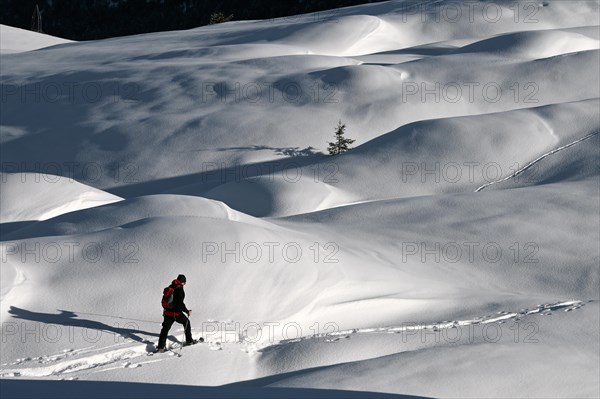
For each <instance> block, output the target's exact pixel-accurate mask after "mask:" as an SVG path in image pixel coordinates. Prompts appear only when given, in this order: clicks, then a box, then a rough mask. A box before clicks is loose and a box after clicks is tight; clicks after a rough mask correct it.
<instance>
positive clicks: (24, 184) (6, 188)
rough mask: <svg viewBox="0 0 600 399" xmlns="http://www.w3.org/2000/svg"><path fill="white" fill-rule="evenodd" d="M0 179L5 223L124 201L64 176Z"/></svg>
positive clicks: (19, 175)
mask: <svg viewBox="0 0 600 399" xmlns="http://www.w3.org/2000/svg"><path fill="white" fill-rule="evenodd" d="M1 176H2V181H1V182H0V187H1V190H0V201H2V209H1V211H0V220H2V223H8V222H24V221H30V220H45V219H50V218H53V217H55V216H58V215H62V214H64V213H68V212H73V211H77V210H80V209H86V208H91V207H95V206H99V205H104V204H110V203H112V202H117V201H121V200H122V198H120V197H117V196H116V195H112V194H109V193H106V192H104V191H101V190H98V189H96V188H93V187H89V186H86V185H85V184H81V183H79V182H76V181H75V180H71V179H68V178H65V177H61V176H52V175H45V174H32V173H3V174H2V175H1Z"/></svg>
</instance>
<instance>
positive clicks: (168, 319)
mask: <svg viewBox="0 0 600 399" xmlns="http://www.w3.org/2000/svg"><path fill="white" fill-rule="evenodd" d="M175 322H177V323H179V324H181V325H183V326H185V340H186V342H191V341H193V339H192V325H191V324H190V319H188V317H187V316H186V315H185V314H183V313H182V314H181V315H179V316H177V317H172V316H164V320H163V323H162V330H160V338H158V347H159V348H164V347H165V346H166V345H167V335H169V330H170V329H171V326H172V325H173V323H175Z"/></svg>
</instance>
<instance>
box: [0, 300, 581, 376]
mask: <svg viewBox="0 0 600 399" xmlns="http://www.w3.org/2000/svg"><path fill="white" fill-rule="evenodd" d="M582 306H585V303H584V302H583V301H579V300H570V301H562V302H554V303H546V304H540V305H537V306H536V307H535V308H532V309H521V310H520V311H518V312H516V311H514V312H504V311H501V312H497V313H496V314H493V315H487V316H480V317H476V318H474V319H469V320H453V321H440V322H435V323H431V324H411V325H403V326H388V327H376V328H355V329H349V330H342V331H336V332H332V333H321V334H315V335H307V336H302V337H298V338H294V339H287V340H280V341H277V342H276V343H269V344H266V345H262V346H261V345H260V344H257V343H250V342H248V340H247V339H246V337H244V336H240V337H239V338H238V341H237V342H233V341H232V342H223V343H221V342H218V341H214V342H207V344H208V345H207V346H208V349H209V350H221V349H222V344H241V345H243V346H244V347H243V348H242V351H243V352H245V353H247V354H249V355H251V354H253V353H257V352H265V351H268V350H273V349H277V348H279V347H282V346H285V345H289V344H293V343H296V342H301V341H305V340H309V339H315V338H323V339H324V341H325V342H335V341H339V340H341V339H348V338H350V337H351V336H352V335H356V334H361V335H362V334H374V333H400V332H404V331H412V330H433V331H438V330H440V329H448V328H453V327H459V326H468V325H473V324H488V323H505V322H506V321H508V320H515V321H518V320H520V319H521V318H522V317H524V316H528V315H534V314H542V315H548V314H550V312H551V311H558V310H564V311H565V312H570V311H572V310H576V309H579V308H581V307H582ZM148 343H149V341H148V342H144V343H142V344H134V345H133V346H132V345H130V346H128V347H126V348H117V349H112V350H108V351H105V352H101V353H96V354H91V353H92V352H97V351H101V350H106V349H107V348H114V347H115V346H120V345H123V344H118V345H110V346H108V347H103V348H94V349H90V348H82V349H65V350H63V351H62V352H61V353H60V354H57V355H46V356H40V357H34V358H26V359H18V360H17V361H16V362H13V363H11V364H7V365H9V366H20V365H22V364H24V363H28V362H34V361H37V362H38V363H42V364H43V365H42V366H38V367H22V368H20V367H13V368H10V369H4V368H2V369H0V377H34V378H40V377H56V376H63V375H65V374H71V373H76V372H81V371H85V370H91V369H98V370H96V371H93V372H92V373H98V372H102V371H108V370H115V369H126V368H138V367H141V366H142V365H143V364H148V363H155V362H159V361H165V360H169V359H175V358H176V356H174V354H173V355H171V356H169V357H167V358H164V359H163V358H159V359H152V360H149V361H145V362H144V361H140V362H136V363H134V362H133V360H134V359H136V358H142V356H143V358H146V356H148V351H147V345H148ZM81 354H83V355H85V356H83V357H80V358H75V359H68V358H69V357H73V356H76V355H81ZM119 362H122V364H121V365H119V366H116V364H117V363H119ZM48 363H54V364H48ZM103 366H111V367H107V368H103V369H99V368H100V367H103ZM67 378H68V377H67ZM72 378H77V377H72Z"/></svg>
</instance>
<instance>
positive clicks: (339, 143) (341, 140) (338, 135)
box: [327, 120, 355, 155]
mask: <svg viewBox="0 0 600 399" xmlns="http://www.w3.org/2000/svg"><path fill="white" fill-rule="evenodd" d="M345 133H346V124H345V123H344V124H343V123H342V121H341V120H340V121H339V122H338V125H337V126H336V127H335V140H334V141H332V142H330V143H329V147H327V150H328V151H329V155H338V154H343V153H344V152H346V151H348V150H350V149H351V148H350V147H349V145H350V144H352V143H354V141H355V140H352V139H348V138H346V137H344V134H345Z"/></svg>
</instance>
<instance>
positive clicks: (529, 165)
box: [475, 131, 600, 193]
mask: <svg viewBox="0 0 600 399" xmlns="http://www.w3.org/2000/svg"><path fill="white" fill-rule="evenodd" d="M598 133H600V131H598V132H594V133H590V134H588V135H587V136H584V137H582V138H580V139H577V140H575V141H573V142H571V143H568V144H565V145H563V146H560V147H558V148H555V149H553V150H552V151H549V152H547V153H545V154H542V155H540V156H539V157H537V158H536V159H534V160H533V161H531V162H529V163H528V164H527V165H525V166H523V167H522V168H521V169H518V170H516V171H515V172H513V173H512V174H510V175H508V176H506V177H504V178H502V179H499V180H494V181H491V182H487V183H485V184H484V185H482V186H480V187H478V188H477V189H476V190H475V192H476V193H478V192H479V191H481V190H484V189H485V188H486V187H489V186H491V185H492V184H496V183H500V182H503V181H506V180H509V179H512V178H513V177H517V176H518V175H520V174H521V173H523V172H525V171H526V170H527V169H529V168H530V167H532V166H533V165H535V164H536V163H538V162H539V161H541V160H542V159H544V158H546V157H548V156H550V155H553V154H556V153H557V152H559V151H562V150H564V149H566V148H569V147H571V146H573V145H575V144H578V143H581V142H582V141H585V140H588V139H590V138H592V137H594V136H595V135H597V134H598Z"/></svg>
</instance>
